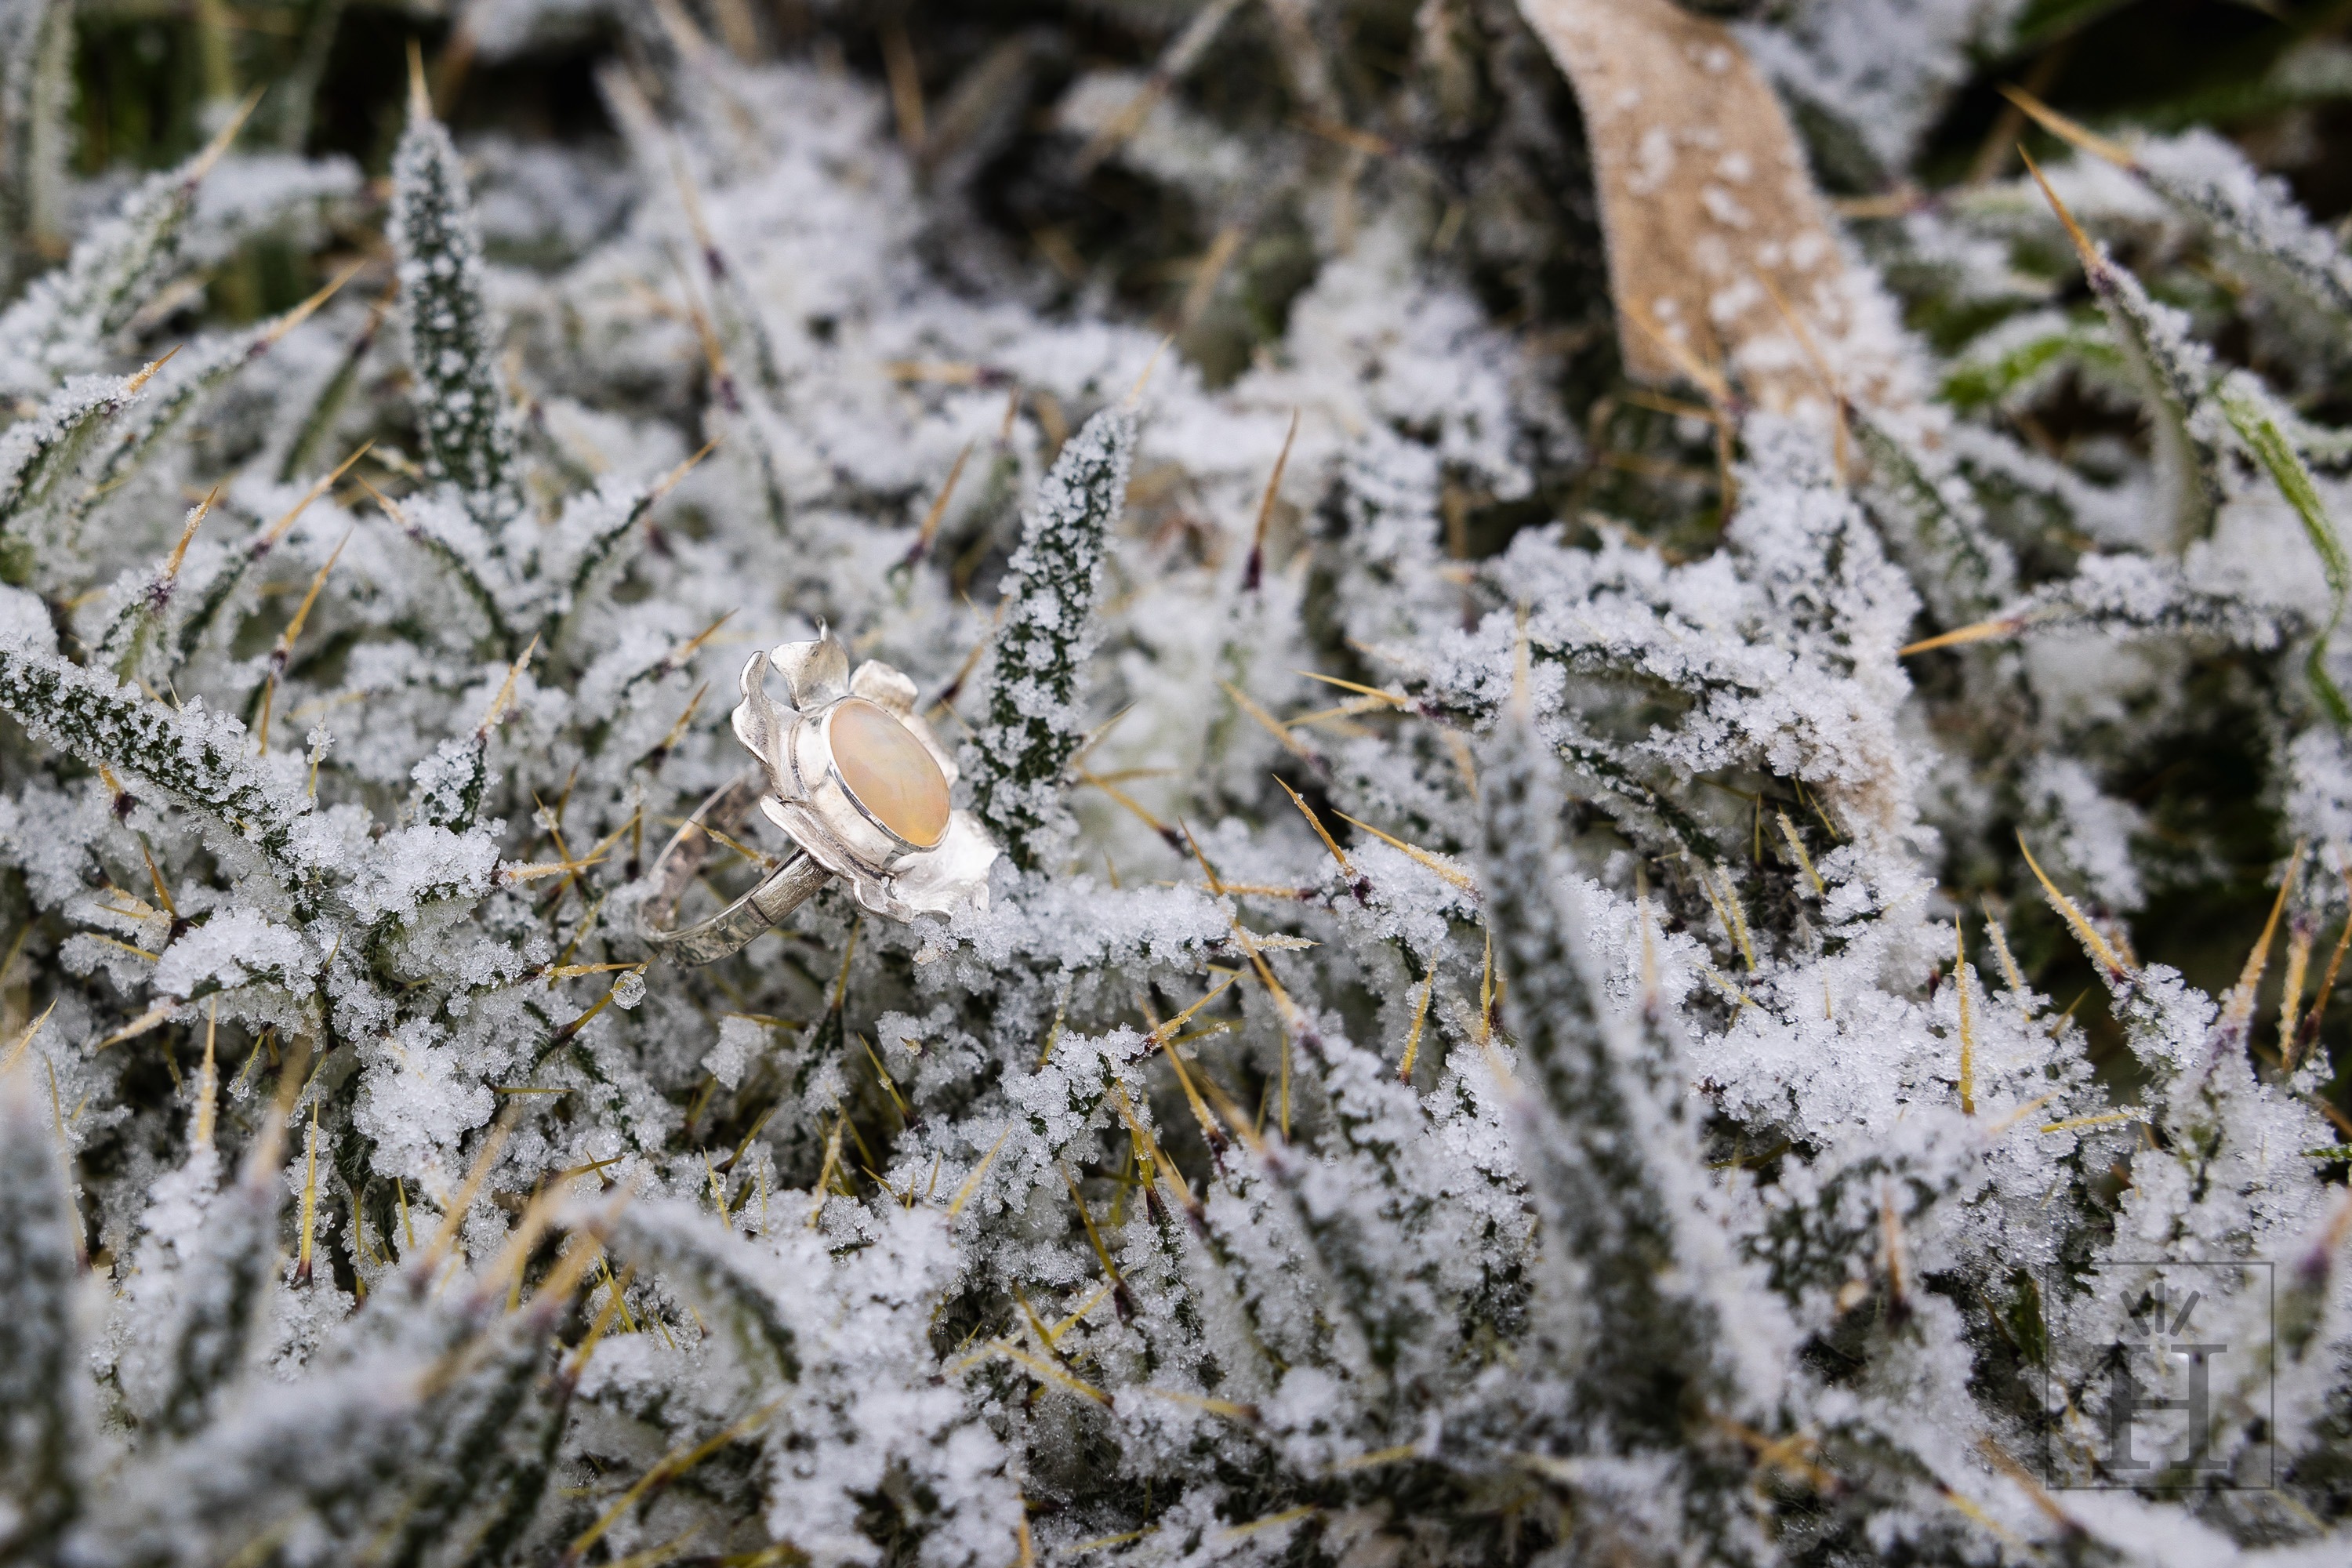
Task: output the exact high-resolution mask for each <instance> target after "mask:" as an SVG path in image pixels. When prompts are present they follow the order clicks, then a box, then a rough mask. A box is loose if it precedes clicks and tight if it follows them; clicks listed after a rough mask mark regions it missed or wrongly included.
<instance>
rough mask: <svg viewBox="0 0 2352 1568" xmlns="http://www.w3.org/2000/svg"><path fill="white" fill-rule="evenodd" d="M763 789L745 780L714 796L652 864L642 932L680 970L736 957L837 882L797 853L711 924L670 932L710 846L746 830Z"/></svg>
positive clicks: (757, 781) (751, 776)
mask: <svg viewBox="0 0 2352 1568" xmlns="http://www.w3.org/2000/svg"><path fill="white" fill-rule="evenodd" d="M762 783H763V781H762V779H761V775H759V774H757V773H746V774H745V775H744V776H743V777H741V778H739V779H737V780H736V781H735V782H734V783H732V784H727V785H724V786H722V787H721V788H719V789H717V790H714V791H713V792H711V795H710V796H709V799H707V800H705V801H704V802H703V803H702V804H701V805H699V806H697V807H696V808H695V812H694V815H693V816H689V817H688V818H687V819H686V821H685V822H684V823H683V824H682V825H681V826H679V827H678V830H677V832H676V833H675V834H673V835H672V836H671V837H670V841H669V842H668V843H667V845H665V846H663V847H662V852H661V854H660V855H659V856H657V857H656V858H655V860H654V867H653V871H652V873H651V880H652V882H653V885H654V887H653V892H652V894H651V895H650V896H649V897H647V899H646V901H645V902H644V903H643V904H642V905H640V906H639V908H638V913H637V932H638V934H639V935H640V936H642V937H644V938H645V940H646V943H647V944H648V945H650V946H652V947H653V948H655V949H656V951H659V952H666V953H667V954H668V955H669V956H670V957H671V958H672V959H673V960H675V961H676V962H677V963H682V964H686V965H688V966H692V965H695V964H700V963H712V962H714V961H716V960H718V959H721V958H725V957H726V956H727V955H728V954H730V953H731V952H737V951H738V950H740V948H742V947H743V946H744V944H746V943H747V942H751V939H752V938H753V937H756V936H758V935H759V934H760V933H761V931H766V930H767V929H768V928H769V927H770V926H772V925H774V924H775V923H776V922H777V921H781V920H782V919H783V918H784V917H785V916H786V915H788V914H790V913H792V912H793V910H794V909H796V908H797V907H799V905H800V904H801V903H802V902H803V901H804V900H807V899H808V898H809V897H810V896H811V895H812V894H814V892H816V890H817V889H820V888H822V887H824V885H825V884H826V883H827V882H829V881H831V880H832V879H833V873H832V872H830V871H827V870H826V869H825V868H824V867H822V866H819V865H818V864H817V863H816V862H815V861H814V860H812V859H810V858H808V856H807V855H806V854H805V853H803V852H801V851H798V850H796V851H794V852H793V856H792V858H790V859H787V860H786V861H784V863H783V864H782V865H781V866H779V867H777V868H775V869H774V870H773V871H771V872H770V873H769V874H768V875H767V876H766V877H765V878H763V879H761V883H760V885H759V886H758V887H756V888H754V889H751V891H750V892H748V893H746V894H744V895H743V896H742V897H741V898H740V899H737V900H735V901H734V902H733V903H731V904H729V905H728V906H727V907H726V908H725V909H723V910H719V912H718V913H717V914H715V915H713V916H711V917H710V918H709V920H705V921H696V922H695V923H694V924H693V925H690V926H686V927H684V928H682V929H678V930H670V929H667V922H668V921H669V919H670V916H671V914H672V913H673V912H674V911H675V910H677V900H678V898H679V896H680V895H681V894H683V893H684V892H685V891H686V889H687V888H688V886H689V885H690V884H691V883H692V882H693V881H694V879H695V878H696V877H697V876H698V875H699V874H700V873H701V870H702V863H703V861H704V860H705V859H706V858H708V857H709V853H710V846H711V845H712V843H713V842H715V841H717V840H718V839H719V838H720V837H725V836H728V835H731V834H732V833H733V832H734V831H735V829H736V828H738V827H740V826H742V825H743V821H744V819H745V818H746V817H748V816H751V808H752V807H753V806H755V805H758V804H759V801H760V793H761V784H762Z"/></svg>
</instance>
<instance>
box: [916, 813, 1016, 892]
mask: <svg viewBox="0 0 2352 1568" xmlns="http://www.w3.org/2000/svg"><path fill="white" fill-rule="evenodd" d="M996 856H997V848H996V846H995V845H994V844H993V843H992V842H990V840H989V837H988V834H987V832H986V830H984V829H983V828H982V826H980V820H979V819H978V818H977V817H975V816H972V815H971V813H970V812H968V811H959V812H957V813H955V814H954V815H953V816H950V817H949V818H948V836H947V837H945V838H943V839H941V840H940V847H938V848H936V849H928V850H925V851H924V852H923V853H921V854H919V855H909V856H908V857H907V858H906V859H904V860H902V861H900V862H899V864H898V870H897V871H896V872H895V873H894V874H893V875H892V877H891V879H890V890H891V891H892V892H893V893H895V894H897V895H898V901H899V902H901V903H903V904H905V905H906V906H907V907H908V908H909V909H911V910H917V911H919V912H920V913H923V914H932V915H951V914H954V913H955V912H956V911H957V910H962V909H967V908H970V909H975V910H984V909H986V908H988V868H989V867H990V866H992V865H993V864H994V863H995V861H996Z"/></svg>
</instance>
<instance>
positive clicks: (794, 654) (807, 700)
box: [771, 631, 849, 713]
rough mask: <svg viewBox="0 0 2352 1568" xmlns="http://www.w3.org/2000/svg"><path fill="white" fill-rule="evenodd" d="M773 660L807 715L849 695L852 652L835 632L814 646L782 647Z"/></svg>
mask: <svg viewBox="0 0 2352 1568" xmlns="http://www.w3.org/2000/svg"><path fill="white" fill-rule="evenodd" d="M771 658H772V661H773V663H774V664H775V667H776V668H777V669H778V670H779V671H781V672H782V675H783V678H784V684H785V686H787V687H788V688H790V689H791V690H792V694H793V707H795V708H797V709H799V710H801V711H802V712H803V713H805V712H807V711H809V710H811V709H813V708H822V707H824V705H825V704H826V703H828V702H837V701H839V700H841V699H843V698H845V697H846V696H848V695H849V650H848V649H847V648H845V647H842V646H841V639H840V638H838V637H835V636H834V635H833V633H832V632H831V631H827V632H825V633H824V635H823V636H821V637H817V638H815V639H814V641H811V642H785V643H778V644H777V645H776V649H775V652H774V653H773V654H772V656H771Z"/></svg>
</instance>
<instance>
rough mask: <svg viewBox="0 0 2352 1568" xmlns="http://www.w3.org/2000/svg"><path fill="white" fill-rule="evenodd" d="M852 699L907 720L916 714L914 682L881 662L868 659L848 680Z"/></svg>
mask: <svg viewBox="0 0 2352 1568" xmlns="http://www.w3.org/2000/svg"><path fill="white" fill-rule="evenodd" d="M849 690H850V695H852V696H854V697H863V698H864V699H866V701H868V702H871V703H873V704H875V705H876V706H877V707H881V708H887V709H888V710H890V711H891V712H892V713H895V714H897V715H898V717H899V718H901V719H904V718H906V717H907V716H908V714H910V713H912V712H914V710H915V682H914V680H913V679H912V678H911V677H909V676H908V675H906V674H904V673H903V672H901V671H900V670H898V669H897V668H893V667H892V666H890V665H887V664H885V663H883V662H882V661H881V660H880V659H878V658H869V659H867V660H866V662H865V663H864V664H861V665H859V666H858V667H857V673H856V674H855V675H853V676H851V677H850V678H849Z"/></svg>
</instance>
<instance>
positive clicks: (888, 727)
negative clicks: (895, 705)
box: [825, 697, 948, 849]
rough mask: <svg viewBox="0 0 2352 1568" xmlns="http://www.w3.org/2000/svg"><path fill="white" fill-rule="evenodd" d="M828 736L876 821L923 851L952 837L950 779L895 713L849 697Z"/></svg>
mask: <svg viewBox="0 0 2352 1568" xmlns="http://www.w3.org/2000/svg"><path fill="white" fill-rule="evenodd" d="M825 733H826V736H827V738H828V739H829V740H831V742H833V765H834V767H835V769H836V770H837V771H838V772H839V773H840V774H841V782H842V783H843V784H846V785H848V786H849V793H850V794H851V795H855V796H856V797H857V804H858V805H862V806H864V807H865V808H866V810H867V811H868V812H869V813H871V814H872V815H873V816H874V819H875V820H876V821H877V822H879V823H880V824H881V825H882V826H885V827H887V828H888V829H889V830H890V831H891V832H893V833H895V834H897V835H898V837H901V838H903V839H905V840H906V841H907V842H908V843H909V844H912V845H914V846H916V847H919V848H922V849H929V848H931V847H935V846H936V845H937V844H938V843H939V842H940V839H942V838H945V837H947V832H948V781H947V775H946V774H944V773H940V764H939V763H937V762H935V761H933V760H932V758H931V753H930V752H928V751H926V750H924V749H923V743H922V742H920V741H918V740H917V739H915V736H914V732H913V731H910V730H908V728H907V726H905V725H904V724H901V723H900V722H898V719H897V718H896V717H894V716H893V715H892V714H891V712H890V711H889V710H887V709H886V708H882V707H879V706H877V704H875V703H872V702H868V701H866V700H865V699H864V698H862V697H852V698H849V699H847V700H844V701H842V702H841V703H839V704H837V705H836V706H835V708H834V710H833V714H832V717H831V718H829V719H827V720H826V721H825Z"/></svg>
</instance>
